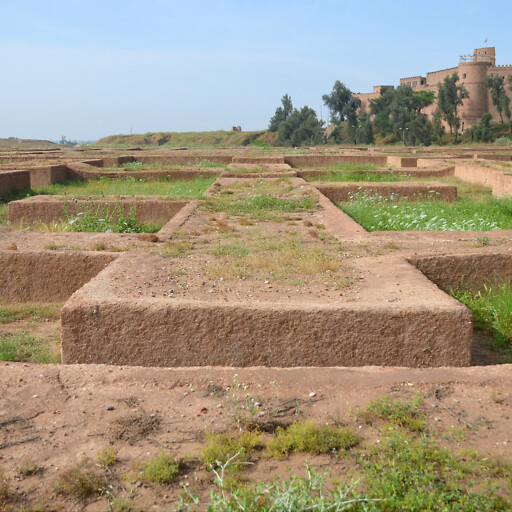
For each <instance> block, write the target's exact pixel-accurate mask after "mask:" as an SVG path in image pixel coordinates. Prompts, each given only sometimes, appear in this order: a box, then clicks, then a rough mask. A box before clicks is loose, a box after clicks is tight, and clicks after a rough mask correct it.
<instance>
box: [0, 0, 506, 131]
mask: <svg viewBox="0 0 512 512" xmlns="http://www.w3.org/2000/svg"><path fill="white" fill-rule="evenodd" d="M511 19H512V2H511V1H510V0H487V1H486V2H482V1H478V2H476V1H472V0H467V1H464V2H462V1H459V0H443V1H440V0H430V1H428V2H426V1H414V0H397V1H393V0H388V1H378V0H367V1H365V2H356V1H353V0H352V1H342V0H293V1H288V0H284V1H279V0H258V1H247V0H219V1H215V0H205V1H202V0H201V1H196V0H188V1H186V2H185V1H173V0H144V1H142V0H138V1H131V0H123V1H118V0H101V1H98V0H66V1H61V0H44V1H42V0H0V24H1V25H0V26H1V30H0V137H20V138H37V139H50V140H59V139H60V138H61V136H65V137H66V138H67V139H68V140H82V141H84V140H96V139H98V138H101V137H104V136H107V135H113V134H120V133H125V134H126V133H130V132H131V131H132V132H133V133H146V132H155V131H179V132H182V131H210V130H229V128H230V126H232V125H240V126H241V127H242V129H243V130H244V131H249V130H262V129H265V128H267V126H268V122H269V119H270V117H271V116H272V115H273V113H274V111H275V109H276V107H277V106H279V104H280V99H281V97H282V96H283V95H284V94H289V95H290V96H291V98H292V100H293V104H294V106H296V107H297V108H300V107H302V106H304V105H308V106H309V107H311V108H313V109H315V110H316V111H317V113H318V116H319V117H322V118H323V119H324V120H325V119H326V117H327V111H326V108H325V107H324V106H322V94H325V93H329V92H330V91H331V90H332V87H333V85H334V82H335V81H336V80H340V81H341V82H343V83H344V84H345V85H346V86H347V87H349V88H350V89H351V90H352V91H353V92H369V91H371V90H372V88H373V86H374V85H380V84H390V85H397V84H398V82H399V79H400V77H406V76H414V75H425V73H427V72H428V71H435V70H438V69H444V68H450V67H454V66H457V64H458V62H459V57H460V56H461V55H465V54H468V53H472V52H473V50H474V49H475V48H479V47H483V46H485V40H486V39H487V40H488V42H487V45H488V46H495V47H496V61H497V64H511V65H512V30H511V24H510V22H511Z"/></svg>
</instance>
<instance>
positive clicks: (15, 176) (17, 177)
mask: <svg viewBox="0 0 512 512" xmlns="http://www.w3.org/2000/svg"><path fill="white" fill-rule="evenodd" d="M24 188H30V171H7V172H2V171H0V196H3V195H5V194H8V193H9V192H11V191H12V190H22V189H24Z"/></svg>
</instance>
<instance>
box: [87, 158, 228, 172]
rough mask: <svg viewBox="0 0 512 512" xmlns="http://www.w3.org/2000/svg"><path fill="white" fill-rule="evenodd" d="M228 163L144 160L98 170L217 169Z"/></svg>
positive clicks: (205, 160)
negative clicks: (150, 162) (182, 162)
mask: <svg viewBox="0 0 512 512" xmlns="http://www.w3.org/2000/svg"><path fill="white" fill-rule="evenodd" d="M226 165H227V164H223V163H217V162H212V161H210V160H207V159H204V160H201V161H199V162H197V163H191V164H180V165H178V164H164V163H159V162H157V163H153V164H145V163H143V162H127V163H124V164H117V165H113V166H111V167H99V168H98V169H97V170H98V171H100V172H111V171H119V170H120V169H122V170H125V171H174V170H180V169H190V168H191V167H195V168H203V169H204V168H208V169H216V168H224V167H226Z"/></svg>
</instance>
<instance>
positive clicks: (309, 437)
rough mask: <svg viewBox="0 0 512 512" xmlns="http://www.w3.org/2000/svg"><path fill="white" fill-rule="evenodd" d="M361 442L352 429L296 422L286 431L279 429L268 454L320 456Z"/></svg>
mask: <svg viewBox="0 0 512 512" xmlns="http://www.w3.org/2000/svg"><path fill="white" fill-rule="evenodd" d="M359 441H360V437H359V436H358V435H357V433H356V432H355V431H354V430H353V429H352V428H350V427H340V426H336V425H317V424H316V423H314V422H304V421H296V422H295V423H292V424H291V425H290V426H289V427H287V428H286V429H284V428H281V427H278V428H277V430H276V435H275V437H273V439H272V440H271V441H270V442H269V443H268V444H267V452H268V453H269V454H270V455H271V456H272V457H276V458H281V457H285V456H287V455H289V454H290V453H292V452H303V453H311V454H314V455H320V454H323V453H333V452H338V451H342V450H347V449H349V448H353V447H354V446H356V445H357V444H358V443H359Z"/></svg>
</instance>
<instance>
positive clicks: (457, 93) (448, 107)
mask: <svg viewBox="0 0 512 512" xmlns="http://www.w3.org/2000/svg"><path fill="white" fill-rule="evenodd" d="M458 81H459V75H458V74H457V73H453V75H449V76H446V77H445V79H444V80H443V82H442V83H440V84H438V86H437V107H438V108H439V110H440V111H441V114H442V116H443V119H444V120H445V121H446V122H447V123H448V126H449V127H450V134H452V133H453V130H454V129H455V140H457V135H458V131H459V126H460V117H459V116H458V115H457V113H458V108H459V107H460V106H461V105H462V103H463V102H464V100H465V99H466V98H469V92H468V91H467V89H466V88H465V87H464V85H463V84H457V82H458Z"/></svg>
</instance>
